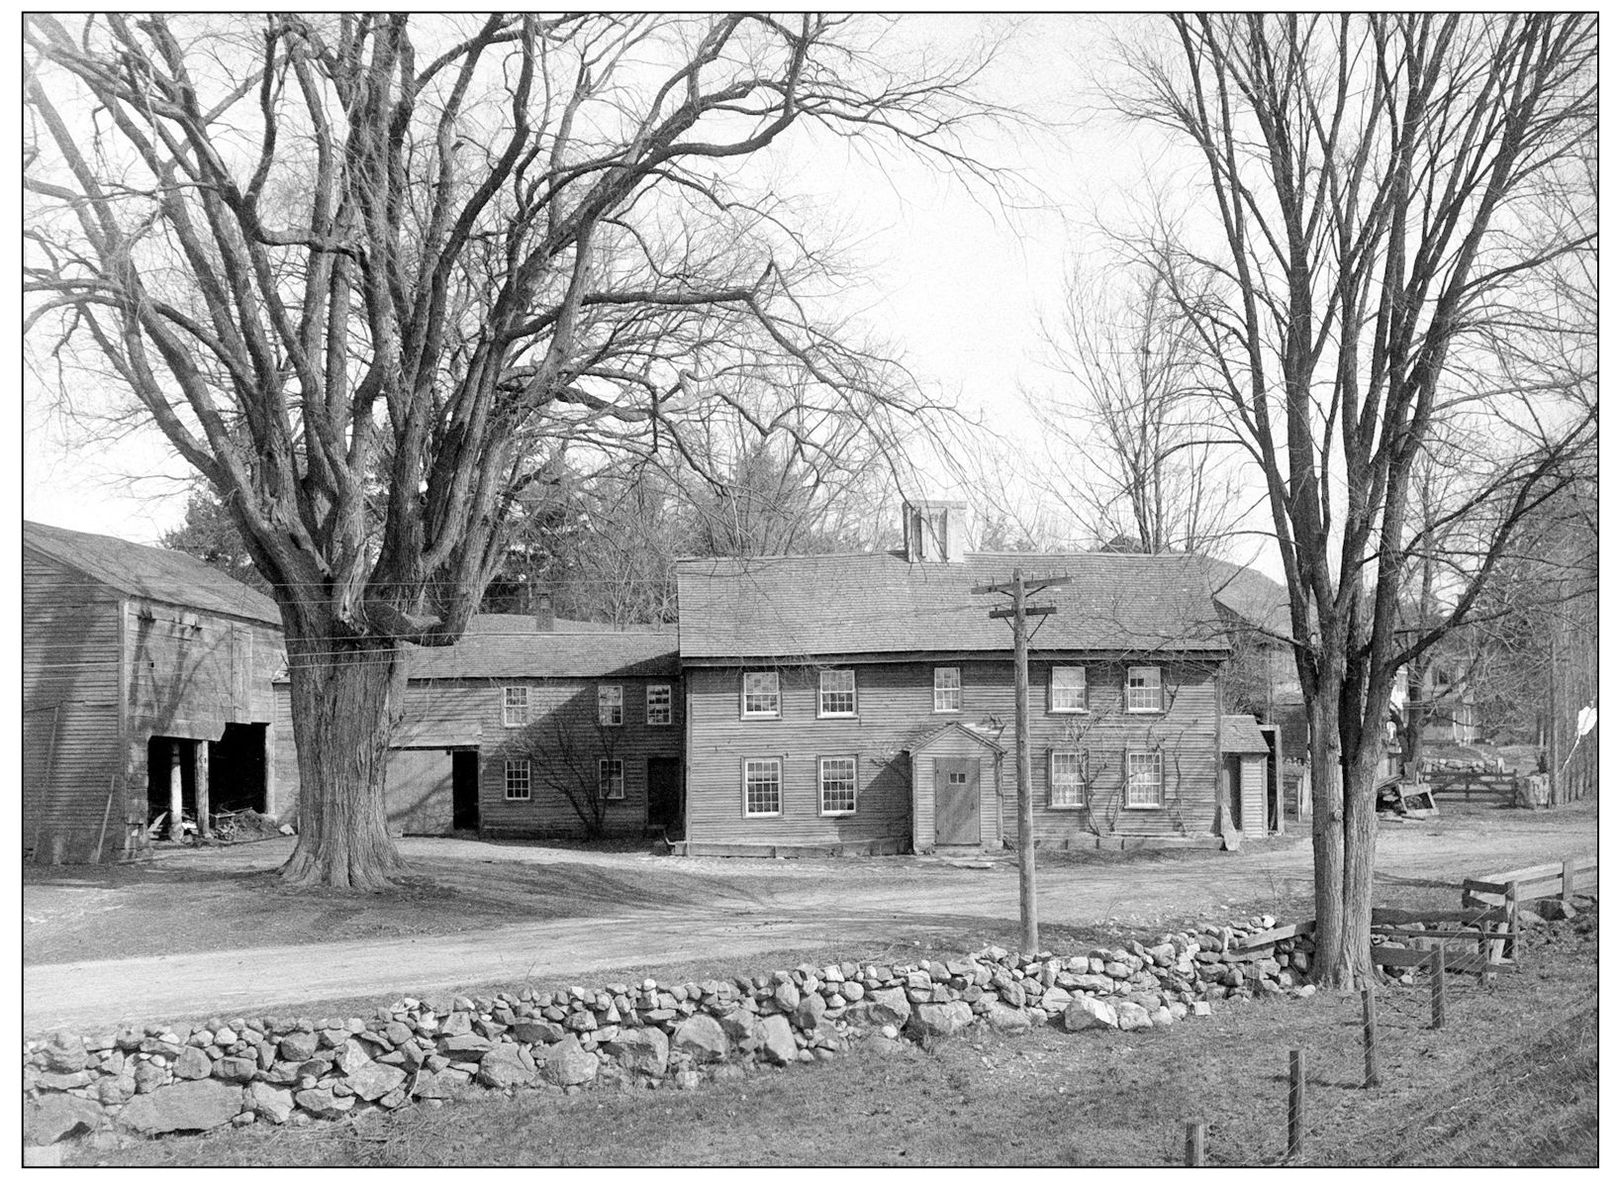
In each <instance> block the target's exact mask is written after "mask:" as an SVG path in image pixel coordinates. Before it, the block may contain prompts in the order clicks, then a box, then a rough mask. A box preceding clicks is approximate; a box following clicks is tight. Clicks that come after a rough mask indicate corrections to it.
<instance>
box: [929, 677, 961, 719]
mask: <svg viewBox="0 0 1621 1179" xmlns="http://www.w3.org/2000/svg"><path fill="white" fill-rule="evenodd" d="M934 711H936V712H961V711H962V672H961V670H960V669H958V668H955V667H937V668H935V669H934Z"/></svg>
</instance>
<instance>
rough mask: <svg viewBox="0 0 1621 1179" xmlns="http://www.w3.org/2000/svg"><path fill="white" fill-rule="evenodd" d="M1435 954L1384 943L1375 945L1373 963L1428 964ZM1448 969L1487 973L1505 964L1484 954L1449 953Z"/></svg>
mask: <svg viewBox="0 0 1621 1179" xmlns="http://www.w3.org/2000/svg"><path fill="white" fill-rule="evenodd" d="M1433 956H1434V951H1433V950H1409V949H1407V948H1406V947H1403V946H1391V945H1382V946H1374V947H1373V964H1374V965H1375V966H1428V965H1429V964H1430V960H1431V958H1432V957H1433ZM1446 964H1447V969H1448V970H1457V971H1462V972H1464V973H1466V974H1486V973H1488V972H1490V971H1493V970H1500V969H1503V965H1494V964H1493V963H1491V962H1488V961H1487V960H1486V957H1485V955H1482V954H1458V955H1456V956H1454V955H1451V954H1448V955H1447V963H1446Z"/></svg>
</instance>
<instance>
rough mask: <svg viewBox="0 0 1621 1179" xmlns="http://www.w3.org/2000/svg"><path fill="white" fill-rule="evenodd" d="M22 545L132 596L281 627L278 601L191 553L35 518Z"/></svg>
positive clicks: (27, 526)
mask: <svg viewBox="0 0 1621 1179" xmlns="http://www.w3.org/2000/svg"><path fill="white" fill-rule="evenodd" d="M23 544H25V545H27V546H28V547H29V548H32V549H35V550H37V551H38V552H40V553H41V554H43V555H44V556H46V557H49V558H50V559H52V560H54V561H58V562H60V563H62V564H64V565H67V566H70V567H71V568H74V569H77V570H78V571H79V572H81V573H83V574H84V575H85V576H87V577H90V578H93V579H94V580H96V581H99V582H101V583H102V584H104V585H109V586H111V587H112V588H114V589H116V590H118V591H120V592H121V593H125V594H128V595H130V596H131V597H136V598H148V599H150V600H152V601H155V602H168V603H170V604H172V605H176V606H186V607H190V608H192V609H195V610H207V611H209V612H210V613H213V614H228V615H231V616H232V617H235V618H248V619H252V620H254V621H257V622H265V623H269V624H271V625H273V626H278V627H279V626H280V625H281V611H279V610H277V609H276V603H275V602H273V601H271V600H270V599H269V598H268V597H266V596H265V595H264V594H262V593H260V592H259V591H258V590H256V589H254V588H252V587H251V586H246V585H243V584H242V583H241V582H240V581H236V580H234V579H233V578H230V577H227V576H226V575H225V574H223V573H221V572H220V571H219V570H218V569H215V568H214V567H213V566H211V565H205V564H203V562H201V561H199V560H198V559H197V558H196V557H193V556H190V555H189V554H187V553H181V552H176V551H174V550H173V549H159V548H153V547H152V546H151V545H144V544H136V543H135V542H134V541H130V540H120V539H119V538H118V537H116V536H101V535H98V534H97V533H94V532H75V531H73V530H72V529H68V528H56V527H53V526H51V525H49V524H36V523H35V522H33V521H32V520H25V521H24V522H23Z"/></svg>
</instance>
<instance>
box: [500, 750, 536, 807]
mask: <svg viewBox="0 0 1621 1179" xmlns="http://www.w3.org/2000/svg"><path fill="white" fill-rule="evenodd" d="M506 762H507V764H506V767H505V771H504V772H505V785H506V791H505V796H504V797H505V799H506V801H507V802H528V801H530V800H531V799H532V798H533V797H534V793H533V791H532V789H531V783H530V773H529V759H528V758H527V757H509V758H507V759H506ZM519 787H521V789H522V792H521V793H519V791H518V788H519Z"/></svg>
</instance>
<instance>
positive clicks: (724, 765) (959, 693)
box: [678, 503, 1264, 852]
mask: <svg viewBox="0 0 1621 1179" xmlns="http://www.w3.org/2000/svg"><path fill="white" fill-rule="evenodd" d="M905 511H906V516H905V528H904V534H905V537H906V540H905V548H904V549H903V550H901V551H898V552H885V553H860V554H848V555H833V556H804V557H776V558H757V559H750V560H695V561H685V562H682V563H681V564H680V566H679V567H678V581H679V593H680V607H681V663H682V667H683V671H684V674H685V678H686V697H687V741H686V763H687V772H686V780H687V816H686V818H687V828H686V830H687V839H688V847H689V849H690V850H691V851H693V852H705V851H728V850H734V851H747V850H754V851H760V850H763V849H772V848H779V849H780V848H795V847H800V848H803V847H817V848H826V849H832V848H842V849H844V850H847V851H855V852H893V851H902V850H914V851H927V850H929V849H931V848H937V847H938V848H952V847H962V848H989V847H1000V846H1002V845H1003V844H1004V843H1007V842H1009V841H1011V840H1012V839H1013V837H1014V834H1015V832H1016V829H1017V818H1018V816H1017V798H1016V789H1015V777H1014V773H1015V771H1014V765H1013V750H1014V733H1013V717H1014V697H1013V660H1012V642H1011V637H1010V633H1009V628H1008V624H1007V623H1006V622H1005V621H1001V620H995V619H991V618H989V617H988V616H987V611H988V609H989V608H990V607H992V606H994V605H997V604H998V599H996V598H995V597H988V596H983V595H981V596H976V595H973V594H971V593H970V590H971V589H973V588H974V587H975V586H984V585H988V584H991V583H995V582H1003V581H1006V580H1007V579H1008V577H1009V574H1010V573H1011V571H1012V569H1013V567H1014V566H1015V565H1018V566H1022V568H1023V570H1024V572H1026V573H1027V574H1028V575H1031V576H1054V575H1067V576H1069V577H1072V578H1073V584H1072V585H1070V586H1067V587H1065V588H1063V589H1062V590H1059V591H1050V592H1048V593H1046V594H1044V595H1043V596H1042V600H1044V601H1050V602H1054V603H1056V604H1057V605H1058V607H1059V611H1058V613H1057V614H1056V615H1053V616H1050V617H1046V618H1045V619H1042V620H1041V622H1040V625H1039V628H1038V629H1036V630H1035V632H1034V636H1033V639H1032V646H1031V660H1030V685H1031V687H1030V715H1031V767H1032V788H1033V790H1034V795H1035V800H1036V803H1035V809H1036V814H1035V826H1036V833H1037V836H1038V838H1039V839H1040V840H1042V841H1044V842H1058V843H1062V842H1065V841H1068V840H1071V839H1084V838H1089V837H1092V836H1097V835H1105V836H1122V835H1130V836H1195V835H1205V834H1207V833H1210V832H1212V831H1214V830H1215V829H1216V821H1217V807H1218V797H1217V790H1218V779H1219V771H1220V757H1221V755H1220V749H1219V736H1220V734H1219V718H1220V716H1221V712H1222V708H1221V704H1220V700H1219V691H1218V687H1217V672H1218V670H1219V669H1220V667H1221V664H1222V662H1223V661H1224V660H1225V659H1226V658H1227V655H1228V651H1229V647H1228V642H1227V639H1226V638H1225V636H1224V631H1225V628H1224V626H1223V624H1222V621H1221V619H1220V618H1219V617H1218V615H1217V613H1216V609H1215V607H1214V605H1213V603H1212V599H1211V594H1210V587H1209V583H1208V581H1207V580H1206V576H1205V571H1204V567H1203V565H1202V564H1201V562H1200V561H1199V559H1198V558H1194V557H1188V556H1183V555H1169V556H1140V555H1129V554H1041V555H1036V554H1016V555H1015V554H984V553H966V552H964V551H963V550H964V534H965V529H964V521H963V506H962V505H960V504H955V503H921V504H909V505H907V506H906V509H905ZM1263 829H1264V828H1263Z"/></svg>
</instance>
